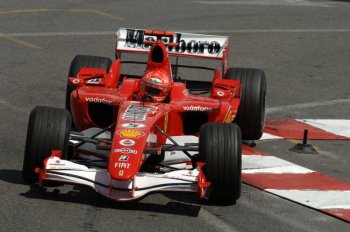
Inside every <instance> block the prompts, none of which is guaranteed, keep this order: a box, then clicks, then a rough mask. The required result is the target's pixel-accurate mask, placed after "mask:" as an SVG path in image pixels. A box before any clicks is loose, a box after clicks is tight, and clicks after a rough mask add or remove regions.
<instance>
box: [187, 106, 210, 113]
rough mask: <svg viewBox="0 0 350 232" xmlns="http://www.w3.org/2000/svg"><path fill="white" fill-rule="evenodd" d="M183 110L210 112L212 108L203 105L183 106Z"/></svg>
mask: <svg viewBox="0 0 350 232" xmlns="http://www.w3.org/2000/svg"><path fill="white" fill-rule="evenodd" d="M183 109H184V110H186V111H202V112H204V111H205V112H211V111H213V109H212V108H209V107H204V106H184V107H183Z"/></svg>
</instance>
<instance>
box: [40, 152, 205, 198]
mask: <svg viewBox="0 0 350 232" xmlns="http://www.w3.org/2000/svg"><path fill="white" fill-rule="evenodd" d="M201 166H202V165H198V167H197V168H196V169H193V170H176V171H171V172H167V173H164V174H153V173H146V172H139V173H138V174H137V175H136V176H134V178H133V179H132V180H128V181H118V180H115V179H112V178H111V177H110V175H109V173H108V170H107V169H97V168H88V167H87V166H84V165H81V164H76V163H73V162H71V161H68V160H63V159H61V158H60V151H53V152H52V155H51V156H50V157H48V158H47V159H46V160H45V161H44V168H43V169H39V168H37V169H36V172H38V173H39V175H40V178H39V184H40V185H41V184H43V183H44V182H45V181H56V182H62V183H69V184H79V185H85V186H89V187H91V188H93V189H94V190H95V191H96V192H98V193H100V194H101V195H103V196H105V197H107V198H111V199H113V200H116V201H130V200H136V199H139V198H141V197H143V196H145V195H147V194H148V193H151V192H160V191H180V192H198V193H199V194H200V197H201V198H203V197H205V194H206V190H207V187H208V186H209V185H210V183H209V182H207V181H206V180H205V177H204V175H203V173H202V170H201Z"/></svg>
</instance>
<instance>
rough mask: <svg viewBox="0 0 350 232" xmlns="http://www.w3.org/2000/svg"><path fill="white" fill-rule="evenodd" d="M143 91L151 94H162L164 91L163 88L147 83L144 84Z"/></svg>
mask: <svg viewBox="0 0 350 232" xmlns="http://www.w3.org/2000/svg"><path fill="white" fill-rule="evenodd" d="M142 91H144V92H145V93H146V94H148V95H151V96H160V95H161V93H162V90H161V89H157V88H154V87H151V86H147V85H144V86H142Z"/></svg>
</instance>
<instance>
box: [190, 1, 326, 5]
mask: <svg viewBox="0 0 350 232" xmlns="http://www.w3.org/2000/svg"><path fill="white" fill-rule="evenodd" d="M193 2H194V3H196V4H204V5H224V6H225V5H242V6H252V5H256V6H311V7H331V6H330V5H328V4H325V3H320V2H310V1H304V0H285V1H282V0H264V1H262V0H260V1H193Z"/></svg>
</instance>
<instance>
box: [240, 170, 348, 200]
mask: <svg viewBox="0 0 350 232" xmlns="http://www.w3.org/2000/svg"><path fill="white" fill-rule="evenodd" d="M242 180H243V181H244V182H246V183H249V184H251V185H253V186H255V187H257V188H260V189H285V190H291V189H293V190H327V191H331V190H339V191H343V190H349V191H350V184H348V183H345V182H342V181H339V180H337V179H334V178H331V177H328V176H325V175H323V174H321V173H317V172H313V173H306V174H273V173H256V174H246V173H245V174H243V175H242ZM349 202H350V198H349Z"/></svg>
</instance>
